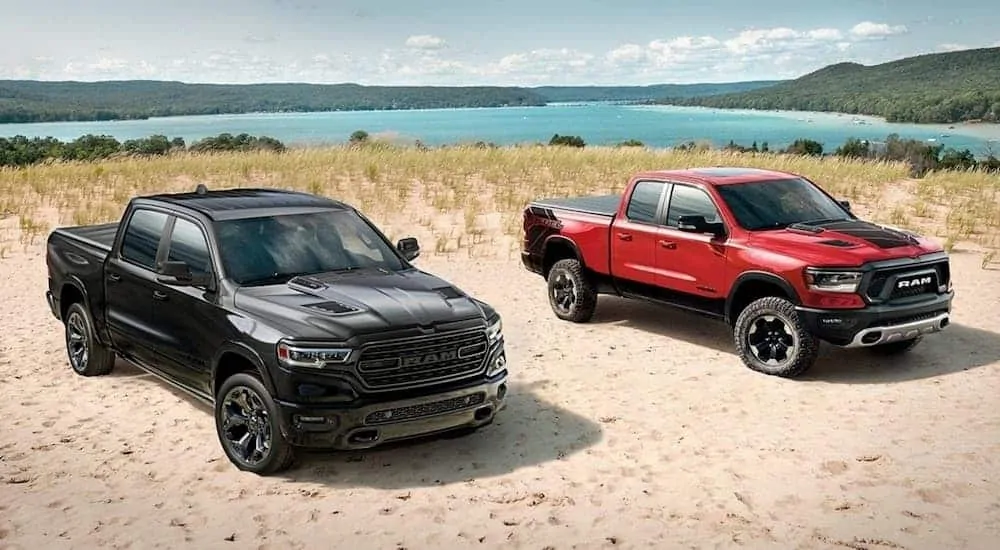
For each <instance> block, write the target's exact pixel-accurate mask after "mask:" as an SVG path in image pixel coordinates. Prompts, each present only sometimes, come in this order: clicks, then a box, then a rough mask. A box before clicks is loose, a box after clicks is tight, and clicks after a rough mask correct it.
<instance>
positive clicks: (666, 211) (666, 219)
mask: <svg viewBox="0 0 1000 550" xmlns="http://www.w3.org/2000/svg"><path fill="white" fill-rule="evenodd" d="M669 183H670V184H671V185H672V186H673V187H671V193H670V200H668V201H667V202H666V203H665V204H663V226H664V227H666V228H667V229H671V230H673V231H680V229H677V226H675V225H670V202H671V201H672V200H673V198H674V194H673V188H674V187H677V186H683V187H690V188H691V189H695V190H697V191H700V192H701V193H704V194H705V196H706V197H708V202H710V203H712V206H713V207H715V213H716V214H717V215H718V216H719V221H721V222H722V227H723V228H724V230H725V234H726V235H727V236H728V235H729V224H728V223H726V218H725V216H723V215H722V209H721V208H719V203H718V202H716V200H715V197H713V196H712V194H711V193H709V192H708V190H707V189H705V188H704V187H703V186H701V185H696V184H693V183H687V182H681V181H671V182H669ZM699 234H701V233H699ZM705 234H706V235H707V233H705Z"/></svg>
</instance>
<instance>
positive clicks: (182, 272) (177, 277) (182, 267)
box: [156, 261, 215, 290]
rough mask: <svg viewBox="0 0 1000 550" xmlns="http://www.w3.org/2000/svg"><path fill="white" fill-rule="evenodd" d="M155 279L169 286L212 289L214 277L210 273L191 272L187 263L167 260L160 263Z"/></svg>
mask: <svg viewBox="0 0 1000 550" xmlns="http://www.w3.org/2000/svg"><path fill="white" fill-rule="evenodd" d="M156 280H157V282H159V283H162V284H165V285H170V286H195V287H206V288H207V289H208V290H214V287H215V279H214V278H213V277H212V274H211V273H197V274H195V273H192V272H191V268H190V267H188V264H187V263H185V262H181V261H168V262H163V263H162V264H160V268H159V270H157V274H156Z"/></svg>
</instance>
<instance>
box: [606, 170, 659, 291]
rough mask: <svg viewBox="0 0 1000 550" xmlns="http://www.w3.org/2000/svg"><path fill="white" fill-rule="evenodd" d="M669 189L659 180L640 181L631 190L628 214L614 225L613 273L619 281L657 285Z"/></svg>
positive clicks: (612, 226)
mask: <svg viewBox="0 0 1000 550" xmlns="http://www.w3.org/2000/svg"><path fill="white" fill-rule="evenodd" d="M666 188H667V185H666V184H665V183H663V182H659V181H639V182H636V184H635V185H634V186H633V187H632V193H631V195H630V196H629V202H628V206H627V208H626V211H625V215H624V216H621V217H618V218H615V221H614V223H613V224H612V225H611V245H610V246H611V271H612V273H613V274H614V276H615V277H616V278H619V279H625V280H628V281H631V282H635V283H640V284H645V285H656V284H657V282H658V279H659V278H660V276H659V274H658V268H657V247H658V246H659V245H658V244H657V243H658V241H659V240H660V239H661V238H662V237H661V227H662V222H661V221H660V220H661V219H662V217H661V213H662V205H663V196H664V191H665V189H666Z"/></svg>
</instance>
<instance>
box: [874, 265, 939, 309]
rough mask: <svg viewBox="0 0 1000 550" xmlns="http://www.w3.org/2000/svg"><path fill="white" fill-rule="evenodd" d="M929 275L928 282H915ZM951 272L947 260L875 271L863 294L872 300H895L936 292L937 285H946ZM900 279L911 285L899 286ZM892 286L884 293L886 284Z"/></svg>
mask: <svg viewBox="0 0 1000 550" xmlns="http://www.w3.org/2000/svg"><path fill="white" fill-rule="evenodd" d="M928 276H929V277H930V281H929V282H924V283H920V284H916V283H917V281H918V280H922V279H924V278H926V277H928ZM950 276H951V274H950V272H949V269H948V262H947V260H945V261H942V262H938V263H933V264H925V265H920V266H907V267H899V268H894V269H885V270H879V271H876V272H875V273H874V274H873V275H872V277H871V280H870V281H869V283H868V288H867V290H866V291H865V294H866V295H867V296H868V297H869V298H871V299H873V300H895V299H898V298H909V297H913V296H922V295H925V294H936V293H937V291H938V286H940V285H947V284H948V280H949V278H950ZM900 280H905V281H909V282H910V283H911V286H905V287H899V286H897V283H898V282H899V281H900ZM890 282H891V283H892V285H893V288H892V289H891V290H890V291H889V292H888V295H885V294H884V293H885V291H886V284H887V283H890Z"/></svg>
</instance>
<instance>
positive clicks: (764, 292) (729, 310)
mask: <svg viewBox="0 0 1000 550" xmlns="http://www.w3.org/2000/svg"><path fill="white" fill-rule="evenodd" d="M767 296H779V297H782V298H786V299H788V300H789V301H791V302H792V303H793V304H795V305H800V304H801V303H802V301H801V299H800V298H799V294H798V292H796V291H795V287H793V286H792V285H791V284H790V283H789V282H788V281H786V280H785V279H783V278H781V277H780V276H778V275H775V274H774V273H769V272H766V271H747V272H744V273H742V274H740V276H739V277H737V278H736V280H735V281H733V286H732V288H731V289H730V290H729V295H728V296H726V306H725V308H726V311H725V319H726V323H727V324H729V326H733V325H735V324H736V318H737V317H739V315H740V312H742V311H743V309H744V308H746V307H747V306H748V305H750V303H751V302H753V301H754V300H757V299H760V298H764V297H767Z"/></svg>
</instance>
